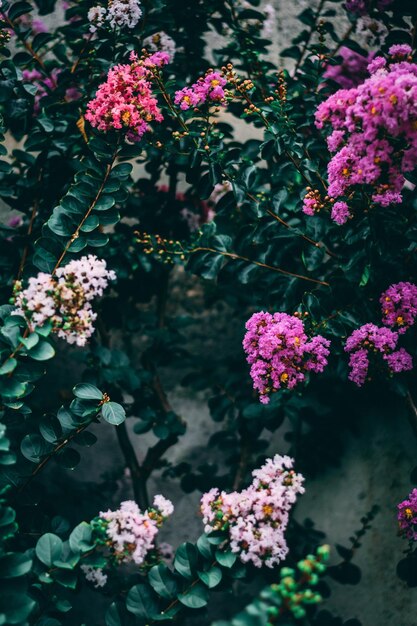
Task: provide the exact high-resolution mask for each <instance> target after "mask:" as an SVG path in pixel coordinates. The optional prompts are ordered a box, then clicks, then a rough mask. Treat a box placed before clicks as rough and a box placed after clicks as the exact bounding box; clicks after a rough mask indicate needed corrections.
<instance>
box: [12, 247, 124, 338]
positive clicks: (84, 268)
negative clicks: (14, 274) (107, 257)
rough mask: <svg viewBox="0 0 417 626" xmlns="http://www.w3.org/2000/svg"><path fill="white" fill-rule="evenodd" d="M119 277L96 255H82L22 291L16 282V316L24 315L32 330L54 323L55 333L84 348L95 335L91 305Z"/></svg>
mask: <svg viewBox="0 0 417 626" xmlns="http://www.w3.org/2000/svg"><path fill="white" fill-rule="evenodd" d="M115 278H116V275H115V273H114V272H113V271H112V270H108V269H107V267H106V262H105V261H102V260H100V259H98V258H97V257H96V256H94V255H91V254H90V255H89V256H83V257H81V258H80V259H77V260H74V261H71V262H70V263H68V264H67V265H65V267H62V268H59V269H57V270H56V272H55V274H54V275H51V274H47V273H45V272H39V274H38V275H37V276H35V277H31V278H29V281H28V286H27V287H26V288H25V289H23V287H22V284H21V283H20V281H17V282H16V283H15V289H14V303H15V305H16V310H15V314H16V315H22V316H23V317H24V318H25V319H26V321H27V323H28V326H29V328H31V329H36V328H41V327H42V326H44V325H45V324H46V323H48V322H49V323H51V324H52V330H53V331H54V332H55V333H56V334H57V335H58V337H60V338H62V339H64V340H65V341H66V342H67V343H69V344H77V345H78V346H84V345H85V344H86V342H87V340H88V339H89V337H91V335H92V334H93V332H94V326H93V323H94V321H95V319H96V317H97V314H96V313H94V311H93V309H92V305H91V302H92V301H93V300H94V299H95V298H97V297H100V296H102V295H103V292H104V289H106V287H107V286H108V284H109V281H110V280H114V279H115Z"/></svg>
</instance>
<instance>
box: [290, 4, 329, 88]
mask: <svg viewBox="0 0 417 626" xmlns="http://www.w3.org/2000/svg"><path fill="white" fill-rule="evenodd" d="M325 2H326V0H320V3H319V5H318V7H317V11H316V14H315V16H314V22H313V24H312V25H311V28H310V31H309V33H308V36H307V39H306V40H305V42H304V46H303V48H302V50H301V54H300V56H299V57H298V61H297V63H296V64H295V68H294V76H295V74H296V73H297V70H298V68H299V67H300V65H301V63H302V61H303V59H304V55H305V53H306V52H307V48H308V46H309V43H310V41H311V38H312V36H313V31H314V29H315V27H316V24H317V20H318V19H319V17H320V13H321V12H322V10H323V6H324V3H325Z"/></svg>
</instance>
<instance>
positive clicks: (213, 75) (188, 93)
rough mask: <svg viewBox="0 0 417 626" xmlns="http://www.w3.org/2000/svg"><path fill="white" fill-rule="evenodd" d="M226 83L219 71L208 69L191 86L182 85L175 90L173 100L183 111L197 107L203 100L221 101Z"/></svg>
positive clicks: (210, 101) (223, 98) (223, 97)
mask: <svg viewBox="0 0 417 626" xmlns="http://www.w3.org/2000/svg"><path fill="white" fill-rule="evenodd" d="M226 83H227V81H226V79H225V78H224V76H223V75H222V74H221V73H220V72H217V71H213V70H209V71H208V72H207V73H206V75H205V76H204V77H201V78H199V79H198V81H197V82H196V83H194V84H193V85H191V87H184V88H183V89H180V90H179V91H176V92H175V98H174V102H175V104H177V105H178V106H179V107H180V109H182V110H183V111H187V109H190V108H192V107H198V106H200V105H202V104H204V103H205V102H209V103H217V104H219V103H223V102H224V101H225V95H226V94H225V91H224V87H225V85H226Z"/></svg>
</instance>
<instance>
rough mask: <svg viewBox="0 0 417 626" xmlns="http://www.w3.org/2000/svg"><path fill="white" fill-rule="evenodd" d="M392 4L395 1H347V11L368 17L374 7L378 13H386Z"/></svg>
mask: <svg viewBox="0 0 417 626" xmlns="http://www.w3.org/2000/svg"><path fill="white" fill-rule="evenodd" d="M392 2H393V0H376V2H373V0H346V2H345V9H346V11H349V12H350V13H353V14H356V15H366V14H367V13H369V12H370V11H371V10H372V5H374V7H375V9H377V10H378V11H384V10H385V9H388V8H389V6H390V4H392Z"/></svg>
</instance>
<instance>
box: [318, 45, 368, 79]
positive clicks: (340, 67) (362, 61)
mask: <svg viewBox="0 0 417 626" xmlns="http://www.w3.org/2000/svg"><path fill="white" fill-rule="evenodd" d="M338 56H339V57H341V61H340V62H339V63H337V64H335V65H328V67H327V68H326V71H325V72H324V74H323V76H324V77H325V78H330V79H331V80H334V81H335V83H337V84H338V85H339V87H341V88H342V89H350V88H351V87H356V86H357V85H359V84H360V83H362V82H363V81H364V80H365V78H367V77H368V71H367V68H368V64H369V62H370V61H371V60H372V57H373V56H374V55H373V53H371V54H369V55H368V56H367V57H365V56H363V54H359V52H355V50H351V49H350V48H347V47H346V46H342V47H341V48H340V50H339V52H338Z"/></svg>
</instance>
